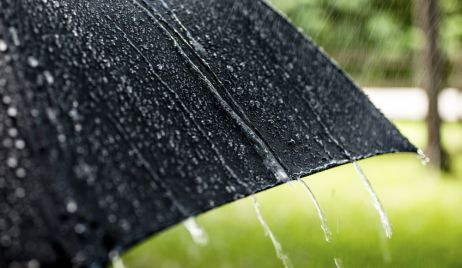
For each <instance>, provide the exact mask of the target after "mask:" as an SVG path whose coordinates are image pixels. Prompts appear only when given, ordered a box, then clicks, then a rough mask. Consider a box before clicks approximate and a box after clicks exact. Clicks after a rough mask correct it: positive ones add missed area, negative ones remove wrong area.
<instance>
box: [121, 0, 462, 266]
mask: <svg viewBox="0 0 462 268" xmlns="http://www.w3.org/2000/svg"><path fill="white" fill-rule="evenodd" d="M271 3H272V4H273V5H274V6H275V7H276V8H277V9H279V10H281V11H282V12H283V13H284V14H285V15H286V16H287V17H288V18H289V20H290V21H291V22H293V23H294V24H295V25H296V26H297V27H299V28H300V30H301V31H302V32H304V33H306V34H307V35H309V36H310V37H311V38H312V39H313V40H314V41H315V42H316V43H317V44H318V45H320V46H321V47H322V48H323V49H324V50H325V51H326V52H327V53H328V54H329V55H330V56H331V57H332V58H333V59H335V61H337V63H338V64H339V65H340V66H341V67H342V68H343V69H344V70H346V71H347V73H349V74H350V75H351V76H352V78H353V80H355V81H356V82H357V83H358V84H359V85H360V86H361V87H362V88H363V89H364V90H365V91H366V93H367V94H368V95H369V96H370V98H371V100H372V101H373V102H374V103H375V104H376V105H377V106H378V107H379V108H380V109H381V110H382V111H383V112H384V113H385V115H387V116H388V117H389V118H390V119H391V120H393V121H394V122H395V123H396V125H397V126H398V128H399V129H400V130H401V131H402V133H403V134H404V135H405V136H407V137H408V138H409V139H410V140H411V142H413V143H414V144H415V145H417V146H418V147H420V148H422V149H423V150H424V151H425V152H426V154H427V155H428V156H429V157H430V159H431V162H430V164H429V165H428V166H423V165H422V164H421V162H420V161H419V159H418V158H417V156H416V155H413V154H394V155H386V156H379V157H374V158H372V159H368V160H364V161H361V163H360V164H361V165H362V167H363V169H364V171H365V173H366V174H367V175H368V177H369V179H370V181H371V183H372V185H373V186H374V188H375V190H376V191H377V193H378V195H379V197H380V198H381V200H382V203H383V205H384V207H385V210H386V211H387V213H388V215H389V217H390V220H391V223H392V225H393V230H394V235H393V237H392V238H391V239H387V238H385V235H384V233H383V231H382V229H381V225H380V221H379V217H378V215H377V213H376V211H375V210H374V208H373V205H372V202H371V201H370V198H369V196H368V193H367V191H366V190H365V189H364V188H363V186H362V184H361V181H360V180H359V178H358V176H357V174H356V173H355V171H354V169H353V167H352V166H351V165H345V166H342V167H339V168H334V169H332V170H328V171H325V172H321V173H319V174H315V175H313V176H309V177H307V178H305V181H306V182H307V183H308V184H309V185H310V187H311V188H312V190H313V192H314V194H315V195H316V196H317V198H318V200H319V202H320V204H321V206H322V207H323V209H324V211H325V214H326V216H327V219H328V221H329V226H330V228H331V229H332V232H333V241H332V242H331V243H327V242H325V241H324V237H323V233H322V230H321V228H320V220H319V218H318V217H317V213H316V210H315V208H314V206H313V205H312V203H311V201H310V199H309V197H308V196H307V195H306V193H305V191H304V189H303V187H302V186H301V185H299V184H293V185H282V186H280V187H277V188H275V189H271V190H269V191H265V192H263V193H260V194H258V195H257V196H258V198H259V201H260V203H261V210H262V214H263V216H264V217H265V219H266V220H267V222H268V224H269V226H270V227H271V228H272V230H273V231H274V233H275V235H276V236H277V237H278V238H279V241H280V242H281V244H282V247H283V248H284V251H285V252H286V253H287V255H289V257H290V258H291V260H292V263H293V264H294V266H295V267H336V264H335V263H334V259H336V260H337V264H339V263H340V262H341V263H342V267H462V258H461V256H462V246H461V245H462V92H461V89H462V1H460V0H439V1H438V0H413V1H410V0H407V1H406V0H386V1H384V0H272V1H271ZM198 222H199V224H200V225H201V226H202V227H203V228H204V229H205V230H206V232H207V233H208V236H209V240H210V241H209V243H208V244H207V245H205V246H200V245H196V244H194V242H193V241H192V239H191V237H190V236H189V234H188V232H187V231H186V230H185V228H184V227H183V226H182V225H181V224H180V225H178V226H175V227H173V228H170V229H169V230H167V231H165V232H163V233H161V234H159V235H156V236H155V237H153V238H151V239H149V240H147V241H146V242H144V243H142V244H140V245H138V246H137V247H135V248H134V249H133V250H130V251H129V252H128V253H127V254H125V255H124V263H125V266H126V267H129V268H132V267H163V268H167V267H168V268H180V267H223V268H227V267H282V264H281V263H280V261H279V260H278V259H277V257H276V254H275V253H274V249H273V246H272V244H271V241H270V239H269V238H268V237H265V234H264V230H263V229H262V227H261V226H260V224H259V222H258V220H257V218H256V214H255V211H254V208H253V205H252V201H251V199H249V198H246V199H243V200H239V201H237V202H234V203H232V204H228V205H226V206H224V207H221V208H218V209H215V210H213V211H211V212H208V213H205V214H203V215H201V216H200V217H198Z"/></svg>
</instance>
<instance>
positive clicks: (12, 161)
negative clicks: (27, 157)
mask: <svg viewBox="0 0 462 268" xmlns="http://www.w3.org/2000/svg"><path fill="white" fill-rule="evenodd" d="M6 165H7V166H8V167H10V168H15V167H17V166H18V159H16V158H15V157H12V156H10V157H8V159H7V160H6Z"/></svg>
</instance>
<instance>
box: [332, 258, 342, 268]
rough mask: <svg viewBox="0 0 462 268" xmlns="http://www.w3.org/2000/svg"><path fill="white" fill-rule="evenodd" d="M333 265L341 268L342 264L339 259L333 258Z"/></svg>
mask: <svg viewBox="0 0 462 268" xmlns="http://www.w3.org/2000/svg"><path fill="white" fill-rule="evenodd" d="M334 263H335V267H336V268H343V262H342V259H340V258H334Z"/></svg>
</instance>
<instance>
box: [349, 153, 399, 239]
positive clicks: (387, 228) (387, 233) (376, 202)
mask: <svg viewBox="0 0 462 268" xmlns="http://www.w3.org/2000/svg"><path fill="white" fill-rule="evenodd" d="M353 166H354V167H355V170H356V173H358V175H359V177H360V178H361V181H362V182H363V184H364V187H366V190H367V192H369V195H370V196H371V199H372V203H373V205H374V208H375V209H376V210H377V212H378V213H379V216H380V222H381V223H382V227H383V230H384V231H385V236H386V237H387V238H391V236H392V235H393V230H392V228H391V224H390V221H389V220H388V216H387V214H386V213H385V210H384V209H383V206H382V203H380V200H379V198H378V196H377V193H376V192H375V191H374V189H373V188H372V185H371V183H370V181H369V180H368V179H367V177H366V174H364V172H363V170H362V169H361V167H360V166H359V164H358V163H357V162H356V161H353Z"/></svg>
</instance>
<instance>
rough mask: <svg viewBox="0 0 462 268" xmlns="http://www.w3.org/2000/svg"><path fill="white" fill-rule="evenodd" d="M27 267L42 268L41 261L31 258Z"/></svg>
mask: <svg viewBox="0 0 462 268" xmlns="http://www.w3.org/2000/svg"><path fill="white" fill-rule="evenodd" d="M27 268H40V262H39V261H38V260H35V259H34V260H30V261H28V262H27Z"/></svg>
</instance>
